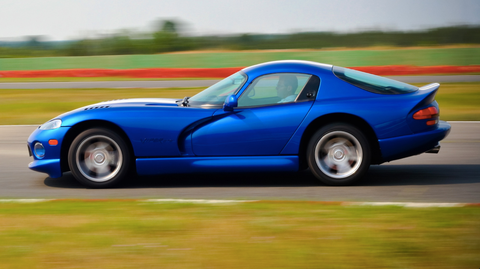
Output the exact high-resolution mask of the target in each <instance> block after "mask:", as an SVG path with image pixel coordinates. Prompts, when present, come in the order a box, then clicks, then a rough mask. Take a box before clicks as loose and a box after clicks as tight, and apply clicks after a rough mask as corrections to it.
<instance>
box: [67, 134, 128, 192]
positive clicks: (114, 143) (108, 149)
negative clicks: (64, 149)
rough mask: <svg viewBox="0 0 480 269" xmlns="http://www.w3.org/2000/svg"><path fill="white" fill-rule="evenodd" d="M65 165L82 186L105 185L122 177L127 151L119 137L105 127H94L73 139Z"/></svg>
mask: <svg viewBox="0 0 480 269" xmlns="http://www.w3.org/2000/svg"><path fill="white" fill-rule="evenodd" d="M68 164H69V166H70V170H71V171H72V174H73V176H74V177H75V179H77V181H79V182H80V183H82V184H83V185H86V186H88V187H92V188H107V187H112V186H114V185H116V184H118V182H120V181H121V180H122V179H124V178H125V176H126V175H127V173H128V169H129V164H130V154H128V147H127V145H126V143H125V141H124V140H123V139H122V137H121V136H119V135H118V134H116V133H114V132H113V131H111V130H109V129H103V128H94V129H89V130H86V131H84V132H82V133H81V134H79V135H78V136H77V137H76V138H75V140H73V142H72V144H71V146H70V149H69V152H68Z"/></svg>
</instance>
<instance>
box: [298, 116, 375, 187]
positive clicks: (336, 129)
mask: <svg viewBox="0 0 480 269" xmlns="http://www.w3.org/2000/svg"><path fill="white" fill-rule="evenodd" d="M370 159H371V152H370V146H369V143H368V140H367V139H366V137H365V135H364V134H363V133H362V132H361V131H360V130H358V129H357V128H355V127H353V126H352V125H350V124H346V123H334V124H329V125H327V126H324V127H322V128H321V129H319V130H318V131H317V132H316V133H315V134H314V135H313V137H312V138H311V140H310V143H309V144H308V149H307V160H308V165H309V167H310V170H312V172H313V174H314V175H315V176H316V177H317V178H318V179H320V180H321V181H322V182H323V183H325V184H328V185H350V184H352V183H354V182H355V181H357V180H359V179H360V178H361V177H362V176H363V175H364V174H365V173H366V172H367V171H368V168H369V166H370Z"/></svg>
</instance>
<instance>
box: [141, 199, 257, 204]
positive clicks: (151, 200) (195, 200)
mask: <svg viewBox="0 0 480 269" xmlns="http://www.w3.org/2000/svg"><path fill="white" fill-rule="evenodd" d="M140 201H142V202H154V203H165V202H173V203H194V204H230V203H248V202H258V200H206V199H146V200H140Z"/></svg>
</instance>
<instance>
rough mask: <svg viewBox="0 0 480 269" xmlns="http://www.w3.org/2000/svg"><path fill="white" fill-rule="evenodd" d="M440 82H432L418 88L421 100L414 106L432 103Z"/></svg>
mask: <svg viewBox="0 0 480 269" xmlns="http://www.w3.org/2000/svg"><path fill="white" fill-rule="evenodd" d="M439 87H440V84H438V83H432V84H428V85H425V86H422V87H420V88H419V89H418V94H419V95H420V96H421V97H420V98H422V99H421V101H420V102H419V103H418V104H417V105H416V106H415V107H414V108H413V109H416V108H418V107H421V106H425V105H428V104H430V103H431V102H433V101H434V100H435V95H436V94H437V91H438V88H439Z"/></svg>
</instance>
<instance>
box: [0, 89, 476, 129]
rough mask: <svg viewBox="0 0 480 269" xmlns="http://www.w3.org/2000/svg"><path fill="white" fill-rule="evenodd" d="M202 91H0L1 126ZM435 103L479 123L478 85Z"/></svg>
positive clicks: (445, 112)
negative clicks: (99, 104) (110, 102)
mask: <svg viewBox="0 0 480 269" xmlns="http://www.w3.org/2000/svg"><path fill="white" fill-rule="evenodd" d="M422 85H423V84H417V86H422ZM203 89H204V88H166V89H164V88H162V89H150V88H148V89H145V88H142V89H136V88H128V89H0V125H10V124H13V125H15V124H18V125H22V124H41V123H43V122H45V121H47V120H49V119H51V118H54V117H56V116H58V115H60V114H62V113H65V112H67V111H70V110H73V109H76V108H79V107H82V106H86V105H89V104H93V103H97V102H101V101H106V100H113V99H124V98H143V97H150V98H183V97H185V96H193V95H195V94H196V93H198V92H200V91H201V90H203ZM436 100H437V101H438V103H439V105H440V114H441V116H440V118H441V119H442V120H480V82H471V83H442V84H441V86H440V90H439V92H438V93H437V96H436Z"/></svg>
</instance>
